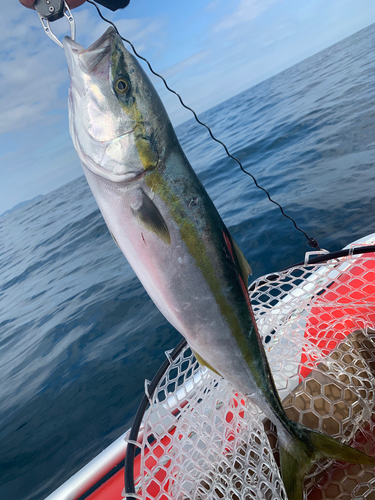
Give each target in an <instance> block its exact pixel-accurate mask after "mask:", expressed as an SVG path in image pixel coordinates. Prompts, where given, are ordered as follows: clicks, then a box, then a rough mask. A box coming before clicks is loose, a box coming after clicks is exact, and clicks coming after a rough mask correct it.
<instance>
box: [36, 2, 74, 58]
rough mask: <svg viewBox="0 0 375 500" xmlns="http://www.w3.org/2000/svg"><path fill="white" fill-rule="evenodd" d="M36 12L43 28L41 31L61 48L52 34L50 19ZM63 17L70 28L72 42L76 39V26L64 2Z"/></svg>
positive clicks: (60, 44)
mask: <svg viewBox="0 0 375 500" xmlns="http://www.w3.org/2000/svg"><path fill="white" fill-rule="evenodd" d="M37 11H38V16H39V19H40V22H41V23H42V26H43V29H44V31H45V33H46V35H47V36H48V37H49V38H50V39H51V40H53V41H54V42H55V43H57V45H58V46H59V47H61V48H63V44H62V43H61V42H60V40H59V39H58V38H57V37H56V35H55V34H54V33H53V32H52V29H51V25H50V19H49V18H47V17H46V16H45V15H44V14H42V13H41V12H40V11H39V10H38V9H37ZM63 16H64V17H65V18H66V19H67V20H68V23H69V26H70V38H71V39H72V40H75V38H76V25H75V22H74V17H73V16H72V13H71V12H70V9H69V7H68V4H67V3H66V2H65V1H64V11H63ZM61 17H62V16H61Z"/></svg>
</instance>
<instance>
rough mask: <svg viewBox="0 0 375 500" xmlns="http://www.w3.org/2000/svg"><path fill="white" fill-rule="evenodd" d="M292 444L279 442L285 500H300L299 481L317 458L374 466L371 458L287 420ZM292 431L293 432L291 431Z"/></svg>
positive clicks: (301, 494)
mask: <svg viewBox="0 0 375 500" xmlns="http://www.w3.org/2000/svg"><path fill="white" fill-rule="evenodd" d="M291 424H292V426H291V427H292V429H291V428H289V432H290V431H292V432H291V434H292V435H293V438H294V443H292V445H291V446H288V449H286V447H284V446H283V445H282V444H281V445H280V462H281V476H282V478H283V482H284V486H285V490H286V493H287V495H288V500H302V499H303V480H304V477H305V474H306V473H308V472H309V470H310V469H311V466H312V464H313V463H314V462H315V461H316V460H318V459H319V458H323V457H326V458H334V459H335V460H340V461H342V462H349V463H353V464H364V465H373V466H375V459H374V458H372V457H369V456H368V455H365V454H364V453H362V452H360V451H358V450H355V449H354V448H351V447H350V446H347V445H346V444H343V443H340V441H337V439H334V438H331V437H329V436H326V435H324V434H320V433H319V432H315V431H312V430H310V429H307V428H306V427H304V426H302V425H299V424H296V423H294V422H291ZM293 430H294V431H295V432H293Z"/></svg>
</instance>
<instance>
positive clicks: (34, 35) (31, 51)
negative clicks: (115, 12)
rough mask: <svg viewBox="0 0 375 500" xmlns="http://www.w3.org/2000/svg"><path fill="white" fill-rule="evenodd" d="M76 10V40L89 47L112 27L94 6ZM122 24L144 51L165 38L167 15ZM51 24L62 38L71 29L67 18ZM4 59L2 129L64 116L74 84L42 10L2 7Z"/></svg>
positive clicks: (0, 50) (0, 78) (0, 100)
mask: <svg viewBox="0 0 375 500" xmlns="http://www.w3.org/2000/svg"><path fill="white" fill-rule="evenodd" d="M73 15H74V19H75V21H76V27H77V37H76V39H77V41H78V43H81V44H82V45H84V46H86V47H87V46H88V45H90V44H91V43H93V42H94V41H95V40H97V39H98V38H99V37H100V36H101V35H102V34H103V32H104V31H105V30H106V29H107V28H108V24H107V23H105V22H104V21H102V20H101V19H100V18H99V16H98V15H97V13H96V11H95V10H94V9H93V8H91V6H88V7H82V8H80V9H77V10H75V11H74V12H73ZM117 25H118V28H119V30H120V32H122V33H126V35H128V36H129V37H130V38H131V39H132V40H134V41H135V42H136V43H137V46H138V49H139V50H140V51H142V50H145V49H146V48H147V47H148V46H152V45H154V48H155V44H154V40H155V39H157V40H162V31H163V26H164V25H165V19H159V18H156V19H151V18H146V19H142V20H139V19H121V20H119V21H117ZM51 26H52V29H53V32H54V34H55V35H56V36H57V37H58V38H59V39H62V38H63V36H65V35H68V34H70V33H69V26H68V23H67V21H66V19H65V18H63V19H61V20H59V21H56V22H54V23H52V25H51ZM156 45H157V44H156ZM159 45H160V44H159ZM0 60H1V65H0V117H1V120H0V133H1V134H4V133H7V132H11V131H17V130H25V129H27V128H29V127H31V126H33V125H35V126H43V125H45V126H48V125H49V124H51V123H53V122H55V121H57V120H60V119H61V113H60V114H59V112H56V108H57V109H58V110H60V112H61V111H62V110H65V109H66V107H67V89H68V87H69V76H68V71H67V66H66V61H65V56H64V52H63V50H62V49H61V48H59V47H58V46H57V45H56V44H54V43H53V42H52V41H51V40H49V39H48V38H47V36H46V35H45V33H44V31H43V29H42V26H41V23H40V21H39V18H38V16H37V14H36V12H34V11H31V10H28V9H25V8H24V7H22V6H21V5H20V4H18V2H16V1H12V2H9V3H7V4H6V5H3V6H2V12H1V16H0Z"/></svg>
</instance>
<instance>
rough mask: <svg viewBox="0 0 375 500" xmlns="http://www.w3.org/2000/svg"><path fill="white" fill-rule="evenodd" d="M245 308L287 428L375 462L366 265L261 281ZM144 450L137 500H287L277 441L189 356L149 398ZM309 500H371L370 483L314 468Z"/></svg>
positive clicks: (372, 282) (373, 282)
mask: <svg viewBox="0 0 375 500" xmlns="http://www.w3.org/2000/svg"><path fill="white" fill-rule="evenodd" d="M250 299H251V302H252V305H253V309H254V313H255V316H256V320H257V324H258V326H259V329H260V332H261V335H262V336H263V340H264V347H265V350H266V352H267V356H268V359H269V362H270V365H271V368H272V373H273V376H274V378H275V382H276V385H277V387H278V390H279V393H280V396H281V398H282V400H283V404H284V406H285V409H286V412H287V414H288V415H289V417H290V418H292V419H293V420H295V421H299V422H301V423H302V424H304V425H306V426H308V427H310V428H313V429H318V430H321V431H322V432H325V433H327V434H330V435H331V436H333V437H337V438H339V439H340V440H341V441H343V442H345V443H348V444H351V445H354V446H355V447H357V448H358V449H361V450H362V451H364V452H366V453H367V454H369V455H372V456H374V455H375V418H374V417H373V411H374V405H375V381H374V373H375V256H374V254H373V253H371V254H363V255H362V256H358V257H353V256H351V257H347V258H344V259H341V260H340V261H338V260H335V261H330V262H329V263H325V264H321V265H315V266H312V265H310V266H306V267H299V268H293V269H291V270H288V271H287V272H283V273H279V274H277V275H272V276H269V277H263V278H261V279H259V280H257V282H255V283H254V284H253V285H252V286H251V289H250ZM141 444H142V448H141V460H140V470H141V472H140V473H139V475H138V476H137V477H136V478H135V479H136V491H137V493H138V494H139V495H140V497H141V498H144V499H146V498H150V499H151V498H156V499H158V500H169V499H170V500H172V499H190V500H193V499H194V500H198V499H202V500H203V499H210V500H211V499H212V500H216V499H222V498H224V499H233V500H240V499H246V500H247V499H249V500H250V499H254V500H262V499H268V500H277V499H286V494H285V491H284V487H283V484H282V480H281V478H280V474H279V469H278V466H277V461H278V453H277V435H276V432H275V429H273V427H272V426H271V425H270V424H269V423H266V425H264V422H263V417H262V414H261V413H260V412H259V410H258V409H257V407H256V406H254V405H253V404H252V403H251V402H250V401H249V400H248V399H246V398H245V397H244V396H243V395H241V394H239V393H238V392H236V391H235V389H234V388H233V387H232V386H231V385H230V384H229V383H228V382H226V381H225V380H223V379H221V378H219V377H218V376H216V375H215V374H214V373H212V372H211V371H209V370H207V369H201V368H199V365H198V364H197V362H196V360H195V358H194V357H193V356H192V354H191V352H190V350H189V349H186V350H185V351H183V352H182V353H181V355H180V356H179V358H178V359H177V360H176V361H175V362H174V363H173V364H172V365H171V366H170V368H169V370H168V372H167V374H166V376H165V377H164V378H163V379H162V381H161V382H160V384H159V386H158V388H157V390H156V391H155V393H154V396H153V398H152V405H151V406H150V408H149V410H148V411H147V413H146V415H145V418H144V433H143V437H142V443H141ZM305 495H306V498H308V499H309V500H320V499H341V500H344V499H345V500H349V499H367V500H375V471H374V470H372V469H371V468H368V467H367V468H366V467H365V466H360V465H350V464H339V463H337V462H334V463H332V462H328V461H321V462H319V463H318V464H316V466H314V468H313V470H312V471H311V473H310V474H309V476H307V477H306V480H305Z"/></svg>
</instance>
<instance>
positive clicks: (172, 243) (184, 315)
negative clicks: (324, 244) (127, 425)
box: [64, 28, 375, 500]
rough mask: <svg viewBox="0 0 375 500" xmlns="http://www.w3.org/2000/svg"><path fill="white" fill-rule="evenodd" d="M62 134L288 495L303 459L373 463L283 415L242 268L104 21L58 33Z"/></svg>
mask: <svg viewBox="0 0 375 500" xmlns="http://www.w3.org/2000/svg"><path fill="white" fill-rule="evenodd" d="M64 49H65V53H66V57H67V61H68V66H69V72H70V76H71V87H70V94H69V110H70V132H71V135H72V139H73V142H74V145H75V148H76V150H77V153H78V155H79V157H80V160H81V163H82V167H83V170H84V173H85V175H86V178H87V181H88V183H89V185H90V188H91V190H92V192H93V195H94V197H95V199H96V201H97V203H98V205H99V208H100V210H101V212H102V215H103V217H104V220H105V221H106V224H107V226H108V228H109V230H110V232H111V234H112V236H113V237H114V239H115V241H116V243H117V245H118V246H119V248H120V249H121V250H122V252H123V253H124V255H125V256H126V258H127V259H128V261H129V263H130V265H131V266H132V267H133V269H134V271H135V272H136V274H137V276H138V277H139V279H140V281H141V282H142V284H143V286H144V287H145V289H146V290H147V292H148V293H149V295H150V296H151V298H152V299H153V301H154V302H155V304H156V305H157V307H158V308H159V309H160V310H161V312H162V313H163V314H164V316H165V317H166V318H167V319H168V321H169V322H170V323H171V324H172V325H173V326H174V327H175V328H176V329H177V330H178V331H179V332H180V333H181V334H182V335H184V336H185V337H186V339H187V340H188V342H189V345H190V346H191V347H192V349H193V351H194V352H195V353H196V356H197V358H198V360H199V361H200V362H201V363H202V364H205V365H207V366H209V367H210V368H211V369H213V370H214V371H216V372H217V373H219V374H220V375H221V376H223V377H225V378H226V379H228V380H229V381H231V382H232V384H233V385H234V387H236V389H238V390H240V391H241V392H242V393H243V394H247V395H249V396H250V397H251V399H252V400H253V401H254V402H255V403H256V404H257V405H258V406H259V407H260V408H261V409H262V411H263V412H264V413H265V415H266V416H267V417H268V418H269V419H270V420H271V421H272V422H273V423H274V424H275V425H276V427H277V430H278V436H279V441H280V456H281V470H282V477H283V480H284V483H285V486H286V491H287V494H288V497H289V500H301V499H302V481H303V477H304V475H305V473H306V472H307V471H308V470H309V469H310V467H311V464H312V463H313V461H314V460H316V459H317V458H319V457H321V456H329V457H332V458H337V459H341V460H347V461H352V462H356V463H370V464H375V461H374V460H373V459H371V458H370V457H367V456H366V455H363V454H361V453H359V452H357V451H356V450H353V449H352V448H349V447H347V446H345V445H342V444H341V443H339V442H338V441H335V440H333V439H332V438H328V437H327V436H323V435H322V434H317V433H315V432H313V431H310V430H309V429H306V428H305V427H303V426H301V425H299V424H296V423H294V422H292V421H290V420H289V419H288V418H287V416H286V414H285V412H284V410H283V407H282V405H281V402H280V400H279V397H278V393H277V390H276V387H275V384H274V381H273V378H272V375H271V371H270V369H269V366H268V362H267V359H266V355H265V352H264V349H263V346H262V342H261V339H260V336H259V333H258V330H257V327H256V323H255V320H254V316H253V312H252V309H251V304H250V301H249V297H248V293H247V278H248V272H249V270H250V268H249V266H248V264H247V262H246V259H245V258H244V256H243V254H242V252H241V251H240V249H239V248H238V246H237V245H236V243H235V242H234V240H233V239H232V238H231V235H230V234H229V231H228V230H227V228H226V227H225V224H224V223H223V221H222V219H221V217H220V215H219V214H218V212H217V210H216V208H215V206H214V204H213V203H212V201H211V199H210V197H209V196H208V194H207V193H206V191H205V189H204V187H203V185H202V184H201V182H200V181H199V179H198V177H197V176H196V174H195V172H194V170H193V169H192V167H191V166H190V164H189V162H188V160H187V158H186V156H185V154H184V153H183V151H182V149H181V146H180V144H179V142H178V140H177V137H176V135H175V132H174V130H173V127H172V125H171V123H170V120H169V118H168V115H167V113H166V111H165V109H164V106H163V104H162V102H161V100H160V98H159V96H158V94H157V92H156V91H155V89H154V87H153V86H152V84H151V82H150V81H149V79H148V77H147V75H146V74H145V73H144V71H143V70H142V68H141V67H140V65H139V63H138V62H137V61H136V60H135V59H134V57H133V56H132V55H131V54H129V52H128V51H127V50H126V49H125V48H124V46H123V44H122V41H121V39H120V37H119V36H118V35H116V32H115V31H114V30H113V29H112V28H109V30H107V32H106V33H105V34H104V35H103V36H102V37H101V38H100V39H99V40H98V41H97V42H95V43H94V44H93V45H92V46H91V47H89V48H88V49H87V50H84V49H83V47H81V46H80V45H78V44H77V43H75V42H73V41H72V40H71V39H69V38H65V40H64Z"/></svg>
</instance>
